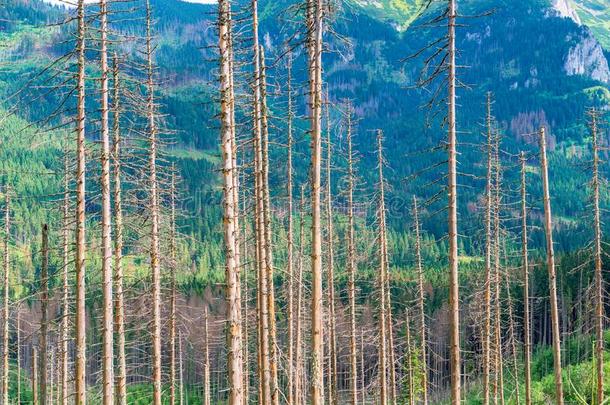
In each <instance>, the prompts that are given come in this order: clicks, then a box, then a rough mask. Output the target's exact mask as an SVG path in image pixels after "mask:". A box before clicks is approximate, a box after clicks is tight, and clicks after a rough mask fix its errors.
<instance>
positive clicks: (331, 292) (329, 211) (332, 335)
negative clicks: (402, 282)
mask: <svg viewBox="0 0 610 405" xmlns="http://www.w3.org/2000/svg"><path fill="white" fill-rule="evenodd" d="M330 134H331V130H330V99H329V97H328V91H327V94H326V232H327V238H328V251H327V255H328V259H327V262H328V263H327V265H328V273H327V275H326V276H327V278H328V280H327V283H328V285H327V288H328V318H329V327H328V333H329V334H328V342H329V344H328V346H329V357H330V359H329V366H328V370H329V373H330V378H329V381H328V384H329V385H330V386H329V389H328V391H329V394H328V395H329V396H328V397H329V404H330V405H337V404H338V403H339V398H338V394H337V384H338V378H337V335H336V327H335V321H336V319H335V249H334V236H335V232H334V226H333V208H332V184H331V160H332V142H331V139H330Z"/></svg>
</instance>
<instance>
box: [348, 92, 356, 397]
mask: <svg viewBox="0 0 610 405" xmlns="http://www.w3.org/2000/svg"><path fill="white" fill-rule="evenodd" d="M345 114H346V120H347V123H346V129H347V176H348V177H347V184H348V185H347V222H348V225H347V226H348V228H347V271H348V287H347V288H348V297H349V298H348V302H349V317H350V345H349V347H350V394H351V404H352V405H357V403H358V361H357V355H358V349H357V346H356V246H355V239H356V238H355V234H354V233H355V230H354V182H355V173H354V156H353V151H352V106H351V103H350V102H348V103H347V106H346V112H345Z"/></svg>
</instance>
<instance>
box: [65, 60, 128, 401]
mask: <svg viewBox="0 0 610 405" xmlns="http://www.w3.org/2000/svg"><path fill="white" fill-rule="evenodd" d="M112 71H113V84H114V97H113V105H112V110H113V141H112V147H113V150H112V157H113V169H114V195H113V197H114V300H115V301H114V328H115V332H116V335H117V342H116V343H117V363H118V366H119V367H118V373H117V375H116V383H115V384H116V390H115V391H116V397H117V405H127V362H126V359H125V307H124V293H123V245H124V242H123V199H122V185H121V177H122V167H121V165H122V164H121V162H122V156H121V142H122V140H121V104H120V99H121V86H120V79H119V61H118V57H117V55H116V54H115V55H114V60H113V69H112ZM64 405H67V404H64Z"/></svg>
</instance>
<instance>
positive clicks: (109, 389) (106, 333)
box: [99, 0, 114, 405]
mask: <svg viewBox="0 0 610 405" xmlns="http://www.w3.org/2000/svg"><path fill="white" fill-rule="evenodd" d="M99 6H100V11H99V13H100V70H101V81H100V87H101V100H100V112H101V119H100V130H101V133H100V135H101V136H100V138H101V144H102V147H101V156H100V164H101V169H102V172H101V176H100V186H101V194H102V207H101V209H102V252H101V255H102V269H101V272H102V296H103V307H104V310H103V321H102V325H103V326H102V334H103V338H102V341H103V343H102V403H103V404H104V405H113V404H114V328H113V327H114V323H113V316H112V305H113V303H114V302H113V298H112V283H113V274H112V236H111V229H112V224H111V212H110V125H109V119H108V81H109V78H108V75H109V68H108V49H107V48H108V8H107V7H108V4H107V0H100V3H99Z"/></svg>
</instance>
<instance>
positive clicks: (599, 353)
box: [589, 110, 605, 405]
mask: <svg viewBox="0 0 610 405" xmlns="http://www.w3.org/2000/svg"><path fill="white" fill-rule="evenodd" d="M589 115H590V121H591V122H590V126H591V139H592V143H593V145H592V146H593V181H592V186H593V215H594V232H595V242H594V243H595V366H596V374H597V376H596V377H597V404H598V405H601V404H602V403H603V402H604V317H605V314H604V287H603V282H604V279H603V275H602V256H603V252H602V228H601V213H600V207H599V198H600V197H599V194H600V178H599V145H598V139H597V136H598V134H597V132H598V131H597V111H595V110H591V111H590V112H589Z"/></svg>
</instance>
